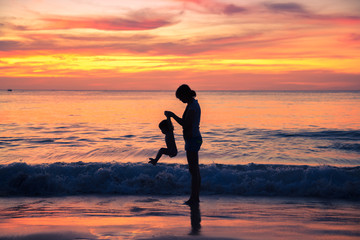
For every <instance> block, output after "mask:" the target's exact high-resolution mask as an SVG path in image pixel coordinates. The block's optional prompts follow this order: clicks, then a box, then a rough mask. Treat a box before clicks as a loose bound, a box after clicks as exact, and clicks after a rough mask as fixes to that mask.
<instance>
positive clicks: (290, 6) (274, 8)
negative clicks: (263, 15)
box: [264, 2, 360, 25]
mask: <svg viewBox="0 0 360 240" xmlns="http://www.w3.org/2000/svg"><path fill="white" fill-rule="evenodd" d="M264 6H265V7H266V9H267V10H269V11H270V12H272V13H275V14H279V13H282V14H291V16H292V17H297V18H302V19H305V20H309V21H311V22H308V23H321V22H325V23H327V24H340V25H350V24H359V23H360V16H354V15H341V14H318V13H316V12H313V11H310V10H308V9H307V8H306V7H305V6H303V5H301V4H298V3H294V2H288V3H269V2H267V3H264Z"/></svg>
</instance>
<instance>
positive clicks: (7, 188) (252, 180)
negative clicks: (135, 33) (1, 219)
mask: <svg viewBox="0 0 360 240" xmlns="http://www.w3.org/2000/svg"><path fill="white" fill-rule="evenodd" d="M200 171H201V175H202V194H203V195H214V194H216V195H241V196H286V197H320V198H330V199H332V198H338V199H355V200H359V199H360V188H359V185H360V166H358V167H333V166H296V165H264V164H248V165H220V164H212V165H201V170H200ZM0 176H1V178H0V196H3V197H10V196H66V195H87V194H97V195H103V194H106V195H108V194H114V195H149V194H154V195H185V194H189V190H190V187H189V186H190V176H189V173H188V170H187V166H186V165H179V164H161V163H160V164H158V165H157V166H156V167H154V166H152V165H150V164H149V165H148V164H144V163H116V162H107V163H84V162H76V163H52V164H38V165H29V164H26V163H12V164H8V165H0Z"/></svg>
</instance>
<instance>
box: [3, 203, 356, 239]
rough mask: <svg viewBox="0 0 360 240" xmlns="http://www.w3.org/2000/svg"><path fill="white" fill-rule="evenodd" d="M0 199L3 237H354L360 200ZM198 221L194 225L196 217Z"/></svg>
mask: <svg viewBox="0 0 360 240" xmlns="http://www.w3.org/2000/svg"><path fill="white" fill-rule="evenodd" d="M185 198H186V196H176V197H174V196H102V197H98V196H81V197H76V196H73V197H69V196H68V197H50V198H36V197H34V198H1V199H0V203H1V215H0V217H1V223H0V239H2V240H5V239H14V240H15V239H19V240H20V239H53V240H60V239H61V240H62V239H64V240H65V239H359V237H360V230H359V224H360V204H359V202H352V201H342V200H324V199H301V198H264V197H234V196H225V197H221V196H207V197H203V198H202V200H201V203H200V206H199V209H198V211H197V210H196V207H195V209H191V208H190V207H189V206H187V205H183V201H184V199H185ZM200 219H201V222H200V223H199V224H200V225H201V227H199V225H198V222H199V220H200Z"/></svg>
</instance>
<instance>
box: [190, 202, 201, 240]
mask: <svg viewBox="0 0 360 240" xmlns="http://www.w3.org/2000/svg"><path fill="white" fill-rule="evenodd" d="M190 211H191V213H190V220H191V232H190V235H199V233H200V228H201V224H200V222H201V214H200V207H199V204H191V205H190Z"/></svg>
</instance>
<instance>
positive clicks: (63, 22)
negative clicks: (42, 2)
mask: <svg viewBox="0 0 360 240" xmlns="http://www.w3.org/2000/svg"><path fill="white" fill-rule="evenodd" d="M42 21H44V22H45V27H44V28H45V29H74V28H91V29H97V30H111V31H122V30H149V29H156V28H160V27H164V26H169V25H173V24H175V22H174V21H173V20H172V19H165V18H146V19H126V18H119V17H98V18H88V17H47V18H42Z"/></svg>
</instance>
